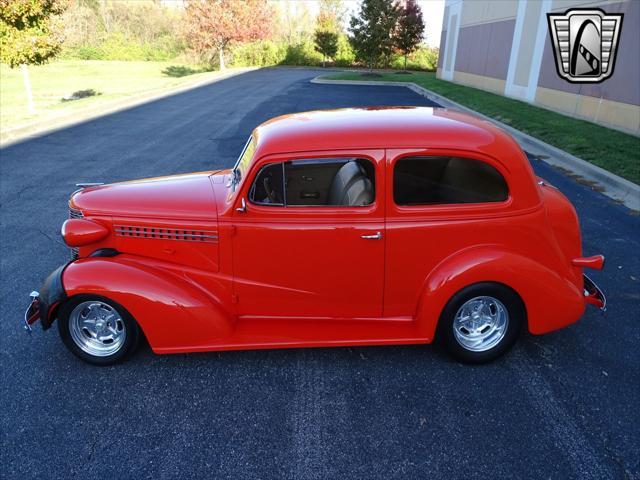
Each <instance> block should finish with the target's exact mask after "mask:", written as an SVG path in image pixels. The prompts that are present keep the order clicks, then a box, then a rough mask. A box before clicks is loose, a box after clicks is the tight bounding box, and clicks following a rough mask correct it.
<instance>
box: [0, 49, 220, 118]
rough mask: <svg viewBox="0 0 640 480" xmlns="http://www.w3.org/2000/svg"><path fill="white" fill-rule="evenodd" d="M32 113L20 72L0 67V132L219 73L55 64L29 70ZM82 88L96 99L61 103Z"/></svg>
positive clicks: (162, 65)
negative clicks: (93, 92)
mask: <svg viewBox="0 0 640 480" xmlns="http://www.w3.org/2000/svg"><path fill="white" fill-rule="evenodd" d="M29 73H30V77H31V86H32V90H33V98H34V103H35V107H36V114H35V115H29V114H28V112H27V98H26V94H25V90H24V86H23V83H22V72H21V71H20V69H19V68H15V69H11V68H9V67H8V66H7V65H4V64H0V130H2V131H6V130H7V129H11V128H13V127H18V126H22V125H24V124H29V123H32V122H38V121H43V120H44V121H46V120H47V119H49V118H52V117H54V116H58V115H63V114H67V113H72V112H81V111H82V110H85V109H87V108H93V107H95V106H98V105H100V104H106V103H109V102H113V101H114V100H117V99H122V98H125V97H134V96H136V95H140V94H143V93H148V92H152V91H155V90H158V91H160V90H162V89H166V88H170V87H176V86H179V85H182V84H187V83H191V82H195V81H198V80H199V79H202V80H204V79H206V78H212V77H214V76H216V75H217V72H203V71H201V70H199V69H195V68H194V67H186V66H181V65H176V64H175V62H117V61H80V60H78V61H56V62H53V63H50V64H47V65H42V66H34V67H29ZM81 90H94V91H95V93H97V95H95V96H91V97H86V98H82V99H79V100H73V101H68V102H64V101H62V98H63V97H65V96H69V95H71V94H73V93H74V92H77V91H81Z"/></svg>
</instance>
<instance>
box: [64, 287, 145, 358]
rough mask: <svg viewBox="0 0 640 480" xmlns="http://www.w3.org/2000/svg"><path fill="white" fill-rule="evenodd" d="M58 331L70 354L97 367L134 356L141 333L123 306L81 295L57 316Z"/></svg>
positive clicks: (101, 298) (73, 299)
mask: <svg viewBox="0 0 640 480" xmlns="http://www.w3.org/2000/svg"><path fill="white" fill-rule="evenodd" d="M58 331H59V332H60V337H61V338H62V341H63V342H64V344H65V345H66V346H67V348H68V349H69V350H71V352H72V353H73V354H75V355H76V356H78V357H79V358H81V359H82V360H84V361H86V362H89V363H92V364H94V365H112V364H114V363H117V362H119V361H121V360H122V359H124V358H125V357H127V356H128V355H130V354H132V353H133V352H134V351H135V349H136V348H137V346H138V341H139V337H140V329H139V327H138V325H137V323H136V321H135V320H134V319H133V317H132V316H131V315H130V314H129V312H127V311H126V310H125V309H124V308H123V307H122V306H121V305H120V304H118V303H116V302H114V301H113V300H110V299H108V298H105V297H98V296H90V295H79V296H77V297H74V298H72V299H71V300H69V301H68V302H66V303H65V304H64V305H62V307H61V308H60V311H59V314H58Z"/></svg>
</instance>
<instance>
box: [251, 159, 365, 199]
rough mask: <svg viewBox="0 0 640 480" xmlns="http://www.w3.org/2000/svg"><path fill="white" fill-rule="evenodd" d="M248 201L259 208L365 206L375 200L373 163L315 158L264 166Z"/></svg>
mask: <svg viewBox="0 0 640 480" xmlns="http://www.w3.org/2000/svg"><path fill="white" fill-rule="evenodd" d="M249 199H250V201H251V202H253V203H256V204H262V205H280V206H282V205H286V206H350V207H355V206H365V205H370V204H372V203H373V201H374V199H375V170H374V166H373V164H372V163H371V162H370V161H369V160H366V159H361V158H317V159H305V160H293V161H289V162H284V163H275V164H271V165H266V166H264V167H263V168H262V169H261V170H260V172H259V173H258V175H257V176H256V179H255V181H254V183H253V185H252V186H251V190H250V194H249Z"/></svg>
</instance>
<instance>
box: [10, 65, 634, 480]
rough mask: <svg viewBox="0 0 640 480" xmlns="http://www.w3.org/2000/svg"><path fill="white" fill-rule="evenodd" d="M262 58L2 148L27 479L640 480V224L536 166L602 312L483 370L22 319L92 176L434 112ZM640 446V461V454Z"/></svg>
mask: <svg viewBox="0 0 640 480" xmlns="http://www.w3.org/2000/svg"><path fill="white" fill-rule="evenodd" d="M319 73H321V72H319V71H318V70H311V69H263V70H258V71H253V72H249V73H245V74H243V75H240V76H238V77H235V78H231V79H227V80H223V81H221V82H218V83H214V84H211V85H208V86H204V87H200V88H197V89H194V90H191V91H188V92H185V93H181V94H177V95H175V96H172V97H168V98H165V99H161V100H157V101H155V102H151V103H148V104H146V105H143V106H140V107H136V108H133V109H130V110H126V111H123V112H120V113H116V114H112V115H109V116H106V117H102V118H99V119H96V120H93V121H89V122H87V123H84V124H82V125H78V126H75V127H71V128H68V129H65V130H61V131H58V132H55V133H52V134H49V135H46V136H43V137H41V138H36V139H31V140H28V141H24V142H22V143H19V144H15V145H13V146H10V147H7V148H5V149H3V150H0V168H1V169H2V173H1V175H2V182H1V201H2V211H1V216H0V220H1V222H0V228H1V235H2V239H1V240H2V241H1V251H2V280H1V282H2V289H1V298H0V299H1V302H2V321H1V323H0V332H1V336H0V338H1V342H2V343H1V348H0V355H1V357H0V358H1V359H2V372H1V375H2V402H1V405H2V408H1V414H0V418H1V429H2V452H1V462H0V469H1V471H0V474H1V476H2V478H4V479H14V478H16V479H17V478H36V477H37V478H82V479H90V478H100V479H104V478H136V479H138V478H153V479H161V478H176V477H178V478H229V479H240V478H262V479H267V478H295V479H307V478H309V479H313V478H323V479H325V478H553V479H556V478H558V479H567V478H581V479H591V478H593V479H602V478H640V456H639V455H638V451H640V429H639V424H640V422H639V420H640V410H639V409H638V406H637V403H638V398H639V385H640V349H639V348H638V345H639V341H640V328H638V319H639V317H640V315H639V313H638V305H639V302H640V255H638V252H639V251H640V216H638V215H637V213H634V212H631V211H630V210H628V209H626V208H625V207H622V206H620V205H618V204H616V203H615V202H613V201H611V200H610V199H609V198H607V197H605V196H603V195H601V194H600V193H598V192H597V191H595V190H593V189H592V188H591V187H589V186H587V185H583V184H581V183H580V182H578V181H576V180H575V179H573V178H571V177H570V176H567V175H565V174H563V173H561V172H560V171H558V170H554V169H552V168H551V167H549V166H548V165H546V164H545V163H543V162H541V161H539V160H532V163H533V166H534V169H535V170H536V172H537V173H538V175H540V176H542V177H544V178H545V179H547V180H548V181H549V182H550V183H552V184H553V185H555V186H557V187H558V188H559V189H560V190H561V191H562V192H563V193H564V194H565V195H567V196H568V197H569V199H570V200H571V201H572V202H573V204H574V205H575V206H576V208H577V210H578V213H579V215H580V219H581V224H582V230H583V248H584V253H585V255H592V254H596V253H603V254H604V255H605V256H606V258H607V264H606V266H605V269H604V270H603V271H602V272H595V273H594V274H593V275H592V278H593V279H594V280H595V281H596V282H597V283H598V284H599V285H600V286H601V287H602V289H603V290H604V291H605V293H606V294H607V296H608V301H609V308H608V311H607V312H606V313H604V314H601V313H599V312H598V311H597V310H596V309H594V308H589V309H588V310H587V313H586V315H585V316H584V318H583V319H582V320H581V321H580V322H578V323H577V324H575V325H573V326H571V327H569V328H567V329H564V330H562V331H558V332H555V333H552V334H549V335H546V336H542V337H534V336H530V335H526V336H524V337H523V338H522V339H521V341H520V342H519V343H518V345H517V346H516V348H515V349H514V350H513V351H512V352H511V353H510V354H509V355H507V356H506V357H504V358H501V359H499V360H498V361H496V362H494V363H492V364H489V365H485V366H466V365H461V364H458V363H455V362H453V361H452V360H450V359H449V357H448V356H446V354H444V353H443V352H442V351H441V350H440V349H439V348H438V347H434V346H426V347H425V346H398V347H366V348H335V349H306V350H273V351H247V352H223V353H207V354H189V355H171V356H156V355H154V354H153V353H152V352H151V351H150V349H149V347H148V346H146V345H145V346H143V347H142V348H141V349H140V351H139V352H138V354H137V355H135V356H134V357H133V358H132V359H130V360H129V361H128V362H126V363H124V364H121V365H118V366H116V367H109V368H96V367H92V366H89V365H87V364H84V363H82V362H81V361H79V360H78V359H76V358H75V357H73V356H72V355H71V354H70V353H69V352H68V351H67V350H66V349H65V348H64V346H63V345H62V342H61V341H60V339H59V338H58V335H57V331H56V330H55V329H52V330H51V331H48V332H42V331H40V328H37V329H36V330H35V331H34V333H33V334H32V335H31V336H28V335H27V334H25V333H24V332H23V330H22V325H21V322H22V319H21V316H22V314H23V310H24V308H25V307H26V303H27V299H28V294H29V292H30V291H31V290H32V289H34V288H36V289H37V288H39V287H40V284H41V281H42V280H43V279H44V277H46V275H48V274H49V272H50V271H52V270H53V269H54V268H56V267H57V266H58V265H60V264H62V263H64V262H65V261H67V259H68V256H69V252H68V249H67V248H66V247H65V246H64V244H63V243H62V240H61V238H60V236H59V230H60V226H61V224H62V222H63V221H64V219H65V218H66V215H67V204H66V202H67V199H68V197H69V195H70V194H71V192H72V191H73V190H74V189H75V187H74V185H75V183H77V182H113V181H120V180H125V179H132V178H141V177H149V176H160V175H168V174H173V173H182V172H190V171H201V170H211V169H217V168H222V167H229V166H231V165H232V164H233V162H234V161H235V158H236V156H237V155H238V153H239V152H240V150H241V148H242V146H243V144H244V142H245V140H246V138H247V136H248V135H249V133H250V132H251V130H252V129H253V128H254V127H255V126H257V125H258V124H259V123H261V122H263V121H265V120H267V119H269V118H271V117H274V116H276V115H280V114H284V113H289V112H295V111H304V110H312V109H321V108H324V109H326V108H338V107H350V106H372V105H373V106H376V105H430V103H429V102H428V101H427V100H426V99H424V98H423V97H421V96H419V95H417V94H416V93H414V92H412V91H410V90H409V89H405V88H396V87H382V86H380V87H377V86H366V87H365V86H347V85H318V84H311V83H309V80H310V79H312V78H313V77H315V76H316V75H318V74H319ZM634 452H635V453H634Z"/></svg>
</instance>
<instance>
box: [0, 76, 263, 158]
mask: <svg viewBox="0 0 640 480" xmlns="http://www.w3.org/2000/svg"><path fill="white" fill-rule="evenodd" d="M258 68H259V67H248V68H242V69H237V70H233V71H229V72H226V73H223V74H220V75H216V76H215V77H213V78H208V79H206V80H200V81H196V82H193V83H188V84H186V85H180V86H177V87H174V88H169V89H162V90H153V91H150V92H146V93H143V94H140V95H137V96H133V97H127V98H122V99H120V100H114V101H112V102H109V103H105V104H102V105H96V106H94V107H89V108H87V109H86V110H84V111H82V112H73V113H67V114H63V115H60V116H57V117H52V118H47V119H46V120H41V121H37V122H33V123H29V124H26V125H21V126H19V127H15V128H12V129H9V130H5V131H3V132H0V148H5V147H8V146H10V145H13V144H14V143H19V142H22V141H25V140H27V139H31V138H36V137H40V136H43V135H47V134H49V133H53V132H56V131H58V130H62V129H64V128H68V127H72V126H74V125H78V124H81V123H84V122H87V121H90V120H94V119H96V118H100V117H103V116H106V115H111V114H112V113H117V112H120V111H122V110H126V109H129V108H133V107H138V106H140V105H144V104H145V103H150V102H153V101H155V100H160V99H162V98H165V97H169V96H171V95H175V94H177V93H183V92H187V91H189V90H193V89H195V88H199V87H203V86H205V85H210V84H212V83H216V82H219V81H220V80H225V79H227V78H231V77H235V76H236V75H241V74H243V73H246V72H250V71H252V70H257V69H258Z"/></svg>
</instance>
